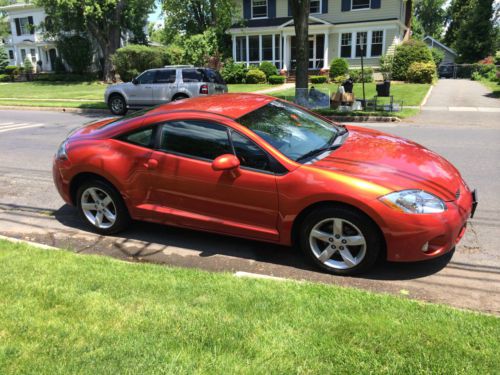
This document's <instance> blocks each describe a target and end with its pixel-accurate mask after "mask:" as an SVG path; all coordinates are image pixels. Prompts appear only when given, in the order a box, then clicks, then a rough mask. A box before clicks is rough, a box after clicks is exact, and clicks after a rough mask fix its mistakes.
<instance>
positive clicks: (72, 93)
mask: <svg viewBox="0 0 500 375" xmlns="http://www.w3.org/2000/svg"><path fill="white" fill-rule="evenodd" d="M106 87H107V85H105V84H102V83H99V82H83V83H80V82H79V83H74V82H12V83H4V84H0V100H3V99H4V98H23V99H80V100H99V101H101V100H103V99H104V91H105V90H106Z"/></svg>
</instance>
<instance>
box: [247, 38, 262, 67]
mask: <svg viewBox="0 0 500 375" xmlns="http://www.w3.org/2000/svg"><path fill="white" fill-rule="evenodd" d="M248 47H249V60H250V62H256V63H259V62H260V56H259V36H258V35H252V36H249V37H248Z"/></svg>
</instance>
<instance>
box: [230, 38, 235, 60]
mask: <svg viewBox="0 0 500 375" xmlns="http://www.w3.org/2000/svg"><path fill="white" fill-rule="evenodd" d="M231 40H232V42H233V61H236V37H235V36H234V35H231Z"/></svg>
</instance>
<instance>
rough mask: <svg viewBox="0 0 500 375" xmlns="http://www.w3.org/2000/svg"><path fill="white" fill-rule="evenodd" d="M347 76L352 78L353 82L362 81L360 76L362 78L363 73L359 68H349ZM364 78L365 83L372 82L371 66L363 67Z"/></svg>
mask: <svg viewBox="0 0 500 375" xmlns="http://www.w3.org/2000/svg"><path fill="white" fill-rule="evenodd" d="M349 77H350V78H352V80H353V81H354V82H355V83H360V82H362V80H361V78H363V75H362V74H361V69H351V70H349ZM364 79H365V83H370V82H373V69H372V68H364Z"/></svg>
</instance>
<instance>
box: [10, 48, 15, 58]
mask: <svg viewBox="0 0 500 375" xmlns="http://www.w3.org/2000/svg"><path fill="white" fill-rule="evenodd" d="M9 59H11V60H14V51H12V50H11V49H9Z"/></svg>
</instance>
